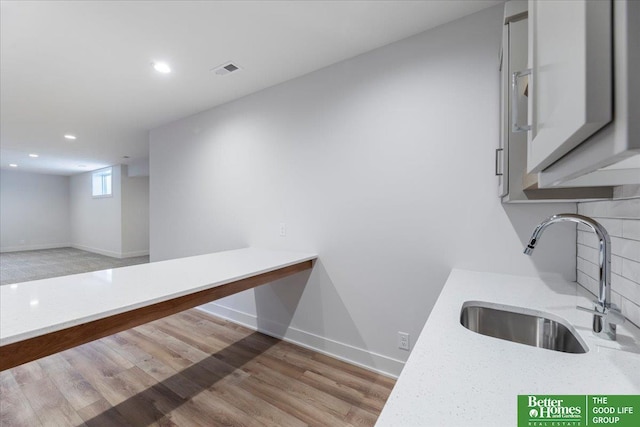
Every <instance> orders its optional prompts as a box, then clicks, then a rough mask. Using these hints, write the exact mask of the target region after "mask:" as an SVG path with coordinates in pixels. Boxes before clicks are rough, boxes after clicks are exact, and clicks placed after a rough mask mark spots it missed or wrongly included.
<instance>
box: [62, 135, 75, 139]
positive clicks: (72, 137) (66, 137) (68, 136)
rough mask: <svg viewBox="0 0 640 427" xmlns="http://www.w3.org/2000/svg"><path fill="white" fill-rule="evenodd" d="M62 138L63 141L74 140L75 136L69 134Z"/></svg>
mask: <svg viewBox="0 0 640 427" xmlns="http://www.w3.org/2000/svg"><path fill="white" fill-rule="evenodd" d="M64 137H65V139H76V136H75V135H71V134H66V135H65V136H64Z"/></svg>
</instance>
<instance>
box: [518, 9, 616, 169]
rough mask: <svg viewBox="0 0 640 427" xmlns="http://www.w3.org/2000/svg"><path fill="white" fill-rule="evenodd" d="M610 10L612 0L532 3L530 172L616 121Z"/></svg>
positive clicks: (547, 164)
mask: <svg viewBox="0 0 640 427" xmlns="http://www.w3.org/2000/svg"><path fill="white" fill-rule="evenodd" d="M612 9H613V8H612V2H611V1H608V0H598V1H590V0H566V1H560V0H554V1H548V0H544V1H537V0H529V66H530V68H531V76H530V78H529V88H528V93H529V97H528V102H529V106H528V107H529V108H528V111H529V123H530V126H531V129H530V130H529V132H528V144H527V145H528V150H527V169H528V172H530V173H531V172H539V171H542V170H543V169H545V168H547V167H548V166H550V165H551V164H553V163H554V162H556V161H557V160H558V159H560V158H561V157H562V156H564V155H565V154H567V153H568V152H569V151H571V150H572V149H574V148H575V147H576V146H578V145H579V144H581V143H582V142H583V141H585V140H586V139H588V138H589V137H590V136H591V135H593V134H594V133H595V132H597V131H598V130H599V129H601V128H602V127H603V126H605V125H606V124H607V123H609V122H610V121H611V120H612V117H613V90H612V87H613V77H612V50H613V49H612V47H613V45H612V34H613V33H612Z"/></svg>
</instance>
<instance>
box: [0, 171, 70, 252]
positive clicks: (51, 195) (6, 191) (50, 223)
mask: <svg viewBox="0 0 640 427" xmlns="http://www.w3.org/2000/svg"><path fill="white" fill-rule="evenodd" d="M70 237H71V233H70V223H69V177H66V176H58V175H43V174H34V173H27V172H19V171H10V170H1V171H0V251H1V252H9V251H24V250H33V249H48V248H58V247H65V246H69V242H70Z"/></svg>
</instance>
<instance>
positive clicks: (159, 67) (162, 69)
mask: <svg viewBox="0 0 640 427" xmlns="http://www.w3.org/2000/svg"><path fill="white" fill-rule="evenodd" d="M153 69H154V70H156V71H157V72H159V73H162V74H168V73H170V72H171V68H170V67H169V64H167V63H166V62H154V63H153Z"/></svg>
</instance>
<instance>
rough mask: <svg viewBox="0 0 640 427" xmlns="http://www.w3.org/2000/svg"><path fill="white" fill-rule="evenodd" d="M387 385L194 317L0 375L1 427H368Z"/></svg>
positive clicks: (231, 326) (327, 359)
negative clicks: (307, 426) (352, 426)
mask: <svg viewBox="0 0 640 427" xmlns="http://www.w3.org/2000/svg"><path fill="white" fill-rule="evenodd" d="M394 383H395V381H394V380H392V379H390V378H387V377H384V376H380V375H377V374H374V373H371V372H369V371H366V370H364V369H361V368H358V367H355V366H353V365H349V364H347V363H344V362H341V361H338V360H336V359H332V358H330V357H327V356H324V355H322V354H319V353H316V352H313V351H310V350H307V349H304V348H301V347H298V346H295V345H292V344H289V343H286V342H284V341H280V340H277V339H274V338H271V337H268V336H266V335H263V334H260V333H258V332H254V331H251V330H249V329H247V328H244V327H242V326H239V325H236V324H233V323H231V322H227V321H224V320H221V319H219V318H216V317H213V316H210V315H208V314H206V313H203V312H201V311H198V310H195V309H194V310H188V311H185V312H182V313H179V314H176V315H174V316H170V317H166V318H164V319H161V320H157V321H155V322H152V323H148V324H146V325H143V326H139V327H137V328H134V329H131V330H128V331H124V332H121V333H118V334H116V335H113V336H110V337H107V338H103V339H101V340H98V341H94V342H91V343H89V344H85V345H82V346H79V347H76V348H73V349H71V350H67V351H64V352H62V353H58V354H54V355H52V356H49V357H46V358H44V359H40V360H37V361H35V362H31V363H27V364H25V365H22V366H18V367H16V368H13V369H10V370H7V371H3V372H0V426H2V427H9V426H29V427H37V426H55V427H63V426H101V427H102V426H118V427H123V426H134V427H138V426H180V427H188V426H207V427H210V426H278V427H285V426H306V425H310V426H311V425H312V426H349V425H354V426H356V425H357V426H371V425H373V424H374V423H375V421H376V418H377V416H378V415H379V413H380V410H381V409H382V406H383V405H384V403H385V401H386V399H387V397H388V396H389V393H390V392H391V388H392V387H393V385H394Z"/></svg>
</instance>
